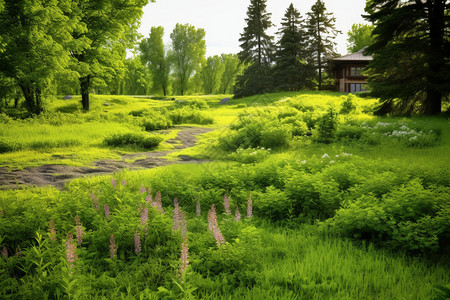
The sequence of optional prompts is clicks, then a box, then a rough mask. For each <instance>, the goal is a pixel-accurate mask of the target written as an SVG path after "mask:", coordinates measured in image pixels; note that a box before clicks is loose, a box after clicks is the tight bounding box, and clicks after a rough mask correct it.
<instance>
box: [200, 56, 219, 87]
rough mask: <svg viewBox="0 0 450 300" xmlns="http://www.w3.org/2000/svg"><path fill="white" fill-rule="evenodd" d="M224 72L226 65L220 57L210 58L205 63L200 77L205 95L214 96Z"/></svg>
mask: <svg viewBox="0 0 450 300" xmlns="http://www.w3.org/2000/svg"><path fill="white" fill-rule="evenodd" d="M223 72H224V65H223V63H222V60H221V58H220V56H218V55H215V56H210V57H208V58H207V59H206V60H205V61H204V62H203V64H202V70H201V72H200V76H201V79H202V85H203V91H204V92H205V94H213V93H214V92H216V91H217V90H218V88H219V87H220V78H221V77H222V74H223Z"/></svg>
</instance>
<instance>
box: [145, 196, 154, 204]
mask: <svg viewBox="0 0 450 300" xmlns="http://www.w3.org/2000/svg"><path fill="white" fill-rule="evenodd" d="M145 201H147V202H150V203H153V199H152V195H150V194H148V195H147V197H145Z"/></svg>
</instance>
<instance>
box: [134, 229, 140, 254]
mask: <svg viewBox="0 0 450 300" xmlns="http://www.w3.org/2000/svg"><path fill="white" fill-rule="evenodd" d="M134 253H136V254H138V253H141V237H140V236H139V235H138V232H137V231H135V232H134Z"/></svg>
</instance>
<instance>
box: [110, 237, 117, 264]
mask: <svg viewBox="0 0 450 300" xmlns="http://www.w3.org/2000/svg"><path fill="white" fill-rule="evenodd" d="M116 251H117V248H116V240H115V239H114V234H111V237H110V238H109V253H110V255H111V259H113V258H114V255H116Z"/></svg>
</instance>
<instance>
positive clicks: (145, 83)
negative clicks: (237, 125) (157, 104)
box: [0, 0, 450, 114]
mask: <svg viewBox="0 0 450 300" xmlns="http://www.w3.org/2000/svg"><path fill="white" fill-rule="evenodd" d="M266 1H267V0H250V5H249V7H248V11H247V18H246V19H245V21H246V27H245V28H244V30H243V33H242V34H241V38H240V40H239V41H240V43H241V51H240V52H239V53H238V55H233V54H222V55H218V56H213V57H208V58H206V57H205V52H206V45H205V31H204V30H203V29H200V28H199V29H197V28H195V27H193V26H191V25H189V24H177V25H176V27H175V28H174V29H173V31H172V33H171V35H170V37H171V43H170V45H165V44H164V42H163V35H164V28H162V27H153V28H152V29H151V32H150V34H149V36H148V37H146V38H144V39H143V40H140V38H141V37H140V36H139V34H138V33H137V29H138V27H139V19H140V17H141V16H142V8H143V6H145V5H146V4H147V3H148V0H120V1H109V0H95V1H94V0H77V1H75V0H49V1H41V2H40V1H32V0H0V97H8V98H10V99H14V105H15V106H17V105H18V102H19V101H18V100H19V98H21V97H23V98H24V99H25V101H24V103H25V105H26V107H27V109H28V110H29V111H30V112H32V113H36V114H38V113H40V112H41V111H42V110H43V95H48V94H81V95H82V106H83V109H84V110H89V93H91V92H93V91H95V92H97V93H103V94H162V95H168V94H185V93H187V92H188V93H206V94H213V93H233V92H234V94H235V96H236V97H244V96H247V95H253V94H258V93H265V92H269V91H277V90H280V91H284V90H286V91H293V90H300V89H316V88H318V89H322V88H323V87H324V85H328V84H333V83H334V82H333V80H332V79H331V78H329V76H327V75H328V74H327V73H328V72H327V63H328V60H329V59H330V58H332V57H335V56H337V54H336V52H335V45H336V44H335V42H334V38H335V37H336V34H338V33H339V31H338V30H336V28H335V22H336V19H335V18H334V17H333V14H332V13H329V12H327V10H326V7H325V4H324V1H323V0H317V1H316V2H315V3H314V5H313V6H312V7H311V10H310V11H309V12H307V13H306V14H305V15H304V16H302V15H301V14H300V12H299V11H298V10H297V9H296V8H295V7H294V5H293V4H291V5H290V6H289V7H288V8H287V10H286V13H285V15H284V18H283V20H282V23H281V26H280V27H279V31H278V33H277V35H278V39H277V41H276V42H275V38H274V37H273V36H270V35H269V34H268V33H267V32H268V29H269V28H271V27H272V26H273V23H272V22H271V20H270V16H271V14H270V13H269V12H267V10H266ZM449 2H450V1H449V0H430V1H415V0H367V2H366V9H365V10H366V15H365V16H364V17H365V18H366V19H367V20H369V21H371V22H372V24H373V25H361V24H355V25H354V26H353V27H352V30H351V31H350V32H349V39H348V41H349V43H350V45H349V48H348V49H349V51H351V52H354V51H357V50H360V49H361V48H362V47H364V46H369V47H368V48H367V50H366V52H365V53H366V54H371V55H373V57H374V60H373V61H372V63H371V64H370V65H369V67H368V69H367V70H366V74H367V75H368V76H369V79H368V80H369V85H370V88H371V93H372V95H373V96H375V97H379V98H380V99H381V101H382V105H381V106H380V110H379V112H380V113H389V112H401V113H405V112H413V111H424V112H426V113H427V114H437V113H440V111H441V107H442V103H443V101H448V96H449V94H450V85H449V84H448V82H450V66H449V61H450V50H449V49H450V45H449V42H450V15H449V8H450V3H449ZM127 49H134V56H133V57H132V58H127Z"/></svg>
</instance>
